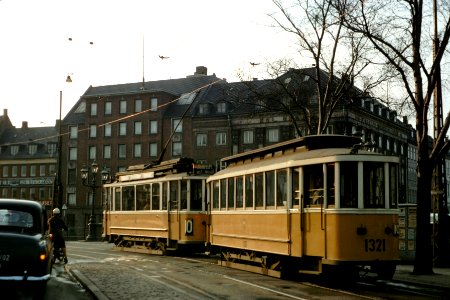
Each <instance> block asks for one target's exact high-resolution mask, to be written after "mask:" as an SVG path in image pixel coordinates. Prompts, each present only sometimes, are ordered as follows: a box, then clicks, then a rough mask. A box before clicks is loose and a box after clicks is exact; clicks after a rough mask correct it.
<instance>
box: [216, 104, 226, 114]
mask: <svg viewBox="0 0 450 300" xmlns="http://www.w3.org/2000/svg"><path fill="white" fill-rule="evenodd" d="M217 112H218V113H225V112H227V104H226V103H225V102H220V103H217Z"/></svg>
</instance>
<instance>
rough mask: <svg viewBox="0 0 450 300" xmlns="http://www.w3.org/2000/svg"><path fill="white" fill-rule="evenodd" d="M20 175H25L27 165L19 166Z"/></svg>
mask: <svg viewBox="0 0 450 300" xmlns="http://www.w3.org/2000/svg"><path fill="white" fill-rule="evenodd" d="M20 176H22V177H26V176H27V166H21V167H20Z"/></svg>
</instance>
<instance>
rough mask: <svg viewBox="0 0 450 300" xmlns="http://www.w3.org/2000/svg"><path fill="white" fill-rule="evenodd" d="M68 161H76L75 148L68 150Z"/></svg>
mask: <svg viewBox="0 0 450 300" xmlns="http://www.w3.org/2000/svg"><path fill="white" fill-rule="evenodd" d="M69 160H77V148H76V147H70V148H69Z"/></svg>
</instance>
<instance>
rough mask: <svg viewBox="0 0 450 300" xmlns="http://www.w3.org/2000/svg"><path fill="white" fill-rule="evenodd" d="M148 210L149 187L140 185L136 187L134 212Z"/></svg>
mask: <svg viewBox="0 0 450 300" xmlns="http://www.w3.org/2000/svg"><path fill="white" fill-rule="evenodd" d="M149 209H150V186H149V185H148V184H145V185H144V184H142V185H137V186H136V210H149Z"/></svg>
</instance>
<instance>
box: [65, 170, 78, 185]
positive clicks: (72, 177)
mask: <svg viewBox="0 0 450 300" xmlns="http://www.w3.org/2000/svg"><path fill="white" fill-rule="evenodd" d="M67 183H68V184H69V185H76V184H77V170H76V169H68V170H67Z"/></svg>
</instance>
